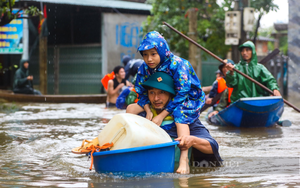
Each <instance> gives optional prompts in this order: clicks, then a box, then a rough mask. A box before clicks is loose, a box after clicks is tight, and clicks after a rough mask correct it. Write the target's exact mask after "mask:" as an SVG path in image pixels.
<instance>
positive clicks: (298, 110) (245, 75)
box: [163, 22, 300, 112]
mask: <svg viewBox="0 0 300 188" xmlns="http://www.w3.org/2000/svg"><path fill="white" fill-rule="evenodd" d="M163 24H164V25H166V26H168V27H169V28H170V29H172V30H173V31H175V32H176V33H177V34H179V35H181V36H182V37H183V38H185V39H187V40H188V41H190V42H191V43H193V44H194V45H196V46H197V47H199V48H201V49H202V50H203V51H205V52H206V53H208V54H209V55H211V56H212V57H214V58H215V59H216V60H218V61H220V62H221V63H223V64H226V63H225V62H224V61H223V60H222V59H221V58H219V57H218V56H216V55H215V54H213V53H212V52H210V51H209V50H207V49H206V48H204V47H203V46H201V45H200V44H198V43H196V42H195V41H193V40H192V39H190V38H189V37H187V36H186V35H184V34H182V33H181V32H179V31H178V30H177V29H175V28H173V27H172V26H171V25H169V24H168V23H166V22H163ZM233 70H234V71H236V72H237V73H239V74H241V75H242V76H244V77H245V78H247V79H249V80H250V81H252V82H254V83H255V84H257V85H259V86H260V87H261V88H263V89H264V90H265V91H267V92H268V93H270V94H271V95H274V93H273V91H271V90H270V89H269V88H267V87H266V86H264V85H263V84H261V83H259V82H258V81H256V80H254V79H253V78H251V77H250V76H248V75H247V74H244V73H243V72H241V71H239V70H237V69H236V68H233ZM282 99H283V101H284V103H285V104H287V105H289V106H290V107H292V108H294V109H295V110H296V111H297V112H300V109H298V108H297V107H295V106H294V105H292V104H291V103H289V102H288V101H287V100H285V99H284V98H282Z"/></svg>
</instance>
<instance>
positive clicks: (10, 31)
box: [0, 11, 23, 54]
mask: <svg viewBox="0 0 300 188" xmlns="http://www.w3.org/2000/svg"><path fill="white" fill-rule="evenodd" d="M16 12H17V11H13V13H16ZM22 37H23V19H14V20H12V21H11V22H10V23H9V24H6V25H4V26H2V27H0V54H22V53H23V44H22Z"/></svg>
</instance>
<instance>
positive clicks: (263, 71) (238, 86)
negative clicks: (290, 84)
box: [225, 41, 281, 102]
mask: <svg viewBox="0 0 300 188" xmlns="http://www.w3.org/2000/svg"><path fill="white" fill-rule="evenodd" d="M239 51H240V52H241V61H240V62H239V63H238V64H235V65H232V64H230V63H227V64H226V68H227V69H228V70H229V71H227V73H226V78H225V80H226V84H227V86H228V87H231V88H233V92H232V94H231V97H230V100H231V102H235V101H237V100H238V99H240V98H247V97H261V96H269V93H268V92H267V91H265V90H264V89H262V88H261V87H260V86H258V85H256V84H255V83H253V82H252V81H250V80H248V79H247V78H245V77H244V76H242V75H241V74H238V73H236V72H234V71H233V67H234V68H236V69H237V70H239V71H241V72H243V73H245V74H247V75H248V76H250V77H251V78H253V79H255V80H256V81H258V82H260V83H261V84H263V85H264V86H266V87H267V88H269V89H270V90H272V91H273V93H274V95H275V96H281V95H280V92H279V87H278V84H277V81H276V79H275V78H274V77H273V75H272V74H271V73H270V72H269V71H268V70H267V68H266V67H265V66H264V65H262V64H259V63H257V55H256V51H255V46H254V44H253V42H251V41H247V42H245V43H244V44H242V45H241V46H239Z"/></svg>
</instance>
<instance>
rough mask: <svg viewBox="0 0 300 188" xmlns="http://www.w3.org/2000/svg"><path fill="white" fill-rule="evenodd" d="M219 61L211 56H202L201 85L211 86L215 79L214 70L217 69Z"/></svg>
mask: <svg viewBox="0 0 300 188" xmlns="http://www.w3.org/2000/svg"><path fill="white" fill-rule="evenodd" d="M220 64H221V62H219V61H218V60H216V59H215V58H213V57H210V56H209V57H207V58H202V80H201V86H211V85H212V83H213V82H214V81H215V80H216V74H215V72H216V71H217V70H218V67H219V65H220Z"/></svg>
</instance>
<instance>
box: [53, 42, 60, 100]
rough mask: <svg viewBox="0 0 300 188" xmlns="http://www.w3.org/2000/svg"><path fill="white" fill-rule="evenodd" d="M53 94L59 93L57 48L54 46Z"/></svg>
mask: <svg viewBox="0 0 300 188" xmlns="http://www.w3.org/2000/svg"><path fill="white" fill-rule="evenodd" d="M53 60H54V94H55V95H58V94H59V48H58V47H57V48H54V58H53Z"/></svg>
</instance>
